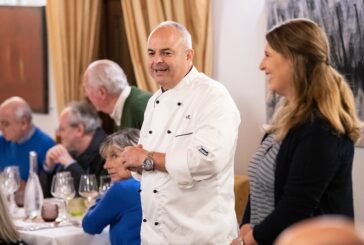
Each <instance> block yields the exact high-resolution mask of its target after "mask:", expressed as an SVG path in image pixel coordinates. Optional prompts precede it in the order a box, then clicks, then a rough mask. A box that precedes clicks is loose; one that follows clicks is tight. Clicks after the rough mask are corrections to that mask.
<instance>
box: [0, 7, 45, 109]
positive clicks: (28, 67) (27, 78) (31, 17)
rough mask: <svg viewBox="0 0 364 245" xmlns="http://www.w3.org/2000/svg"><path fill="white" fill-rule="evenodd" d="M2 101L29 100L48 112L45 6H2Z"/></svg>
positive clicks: (0, 51) (0, 73)
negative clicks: (17, 98)
mask: <svg viewBox="0 0 364 245" xmlns="http://www.w3.org/2000/svg"><path fill="white" fill-rule="evenodd" d="M0 54H1V55H0V102H2V101H4V100H5V99H7V98H9V97H12V96H20V97H22V98H23V99H24V100H26V101H27V102H28V103H29V105H30V107H31V108H32V110H33V112H37V113H48V57H47V56H48V52H47V34H46V18H45V7H44V6H0Z"/></svg>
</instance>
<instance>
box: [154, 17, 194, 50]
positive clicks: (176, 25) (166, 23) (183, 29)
mask: <svg viewBox="0 0 364 245" xmlns="http://www.w3.org/2000/svg"><path fill="white" fill-rule="evenodd" d="M162 27H174V28H176V29H177V31H179V32H180V33H181V34H182V38H183V41H184V43H185V44H186V46H187V48H189V49H192V37H191V33H190V32H189V31H188V30H187V28H186V27H185V26H184V25H182V24H180V23H178V22H175V21H163V22H161V23H159V24H158V25H157V26H156V27H155V28H154V30H153V31H152V32H151V34H150V35H149V37H150V36H151V35H152V33H153V32H154V31H155V30H157V29H159V28H162Z"/></svg>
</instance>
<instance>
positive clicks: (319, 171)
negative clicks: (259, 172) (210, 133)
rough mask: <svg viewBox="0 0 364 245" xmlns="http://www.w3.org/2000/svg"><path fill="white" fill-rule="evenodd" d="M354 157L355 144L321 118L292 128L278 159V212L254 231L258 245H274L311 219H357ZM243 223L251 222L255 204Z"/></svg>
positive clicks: (276, 179) (276, 200) (248, 208)
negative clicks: (335, 216)
mask: <svg viewBox="0 0 364 245" xmlns="http://www.w3.org/2000/svg"><path fill="white" fill-rule="evenodd" d="M353 156H354V144H353V142H352V141H351V140H350V139H349V138H348V137H347V136H340V135H338V134H337V133H335V132H334V129H333V128H332V127H331V126H330V125H329V123H328V122H327V121H326V120H325V119H323V118H322V117H320V116H317V117H316V118H315V119H313V120H310V121H307V122H305V123H303V124H301V125H299V126H296V127H294V128H292V129H291V130H290V131H289V132H288V134H287V135H286V137H285V138H284V140H283V141H282V144H281V147H280V149H279V152H278V155H277V159H276V170H275V183H274V184H275V186H274V198H275V209H274V211H273V212H272V213H271V214H270V215H268V216H267V217H266V218H265V219H264V220H263V221H262V222H261V223H260V224H257V225H256V226H255V227H254V229H253V236H254V238H255V239H256V241H257V242H258V244H260V245H265V244H272V243H273V242H274V240H275V239H276V237H277V236H278V235H279V233H281V232H282V231H283V230H284V229H285V228H287V227H288V226H290V225H292V224H293V223H295V222H297V221H301V220H303V219H306V218H309V217H313V216H317V215H323V214H340V215H345V216H348V217H350V218H354V209H353V191H352V173H351V171H352V163H353ZM242 223H243V224H244V223H250V202H248V205H247V209H246V212H245V215H244V218H243V222H242Z"/></svg>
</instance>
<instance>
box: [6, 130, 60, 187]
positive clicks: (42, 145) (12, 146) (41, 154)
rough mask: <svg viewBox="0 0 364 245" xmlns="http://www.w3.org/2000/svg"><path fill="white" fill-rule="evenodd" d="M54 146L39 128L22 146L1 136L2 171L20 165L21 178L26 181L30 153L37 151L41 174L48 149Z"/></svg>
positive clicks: (50, 139) (51, 140)
mask: <svg viewBox="0 0 364 245" xmlns="http://www.w3.org/2000/svg"><path fill="white" fill-rule="evenodd" d="M54 145H55V142H54V140H53V139H52V138H51V137H49V136H48V135H47V134H45V133H44V132H43V131H41V130H40V129H39V128H35V130H34V133H33V135H32V136H31V137H30V138H29V139H28V140H26V141H25V142H22V143H20V144H18V143H15V142H12V141H7V140H6V139H5V138H4V136H3V135H0V170H3V169H4V168H5V167H6V166H11V165H18V166H19V171H20V177H21V179H22V180H24V181H26V180H27V179H28V174H29V152H30V151H35V152H37V154H38V173H39V170H40V169H41V167H42V164H43V162H44V160H45V156H46V153H47V151H48V149H49V148H51V147H52V146H54Z"/></svg>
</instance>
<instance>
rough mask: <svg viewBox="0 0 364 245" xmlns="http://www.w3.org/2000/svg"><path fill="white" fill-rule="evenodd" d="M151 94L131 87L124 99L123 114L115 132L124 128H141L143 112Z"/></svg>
mask: <svg viewBox="0 0 364 245" xmlns="http://www.w3.org/2000/svg"><path fill="white" fill-rule="evenodd" d="M151 96H152V94H150V93H148V92H145V91H143V90H140V89H138V88H136V87H134V86H131V91H130V94H129V96H128V98H126V101H125V104H124V107H123V113H122V116H121V121H120V126H119V127H116V128H115V129H116V130H120V129H124V128H138V129H140V128H141V127H142V124H143V121H144V111H145V107H146V106H147V103H148V100H149V98H150V97H151Z"/></svg>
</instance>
